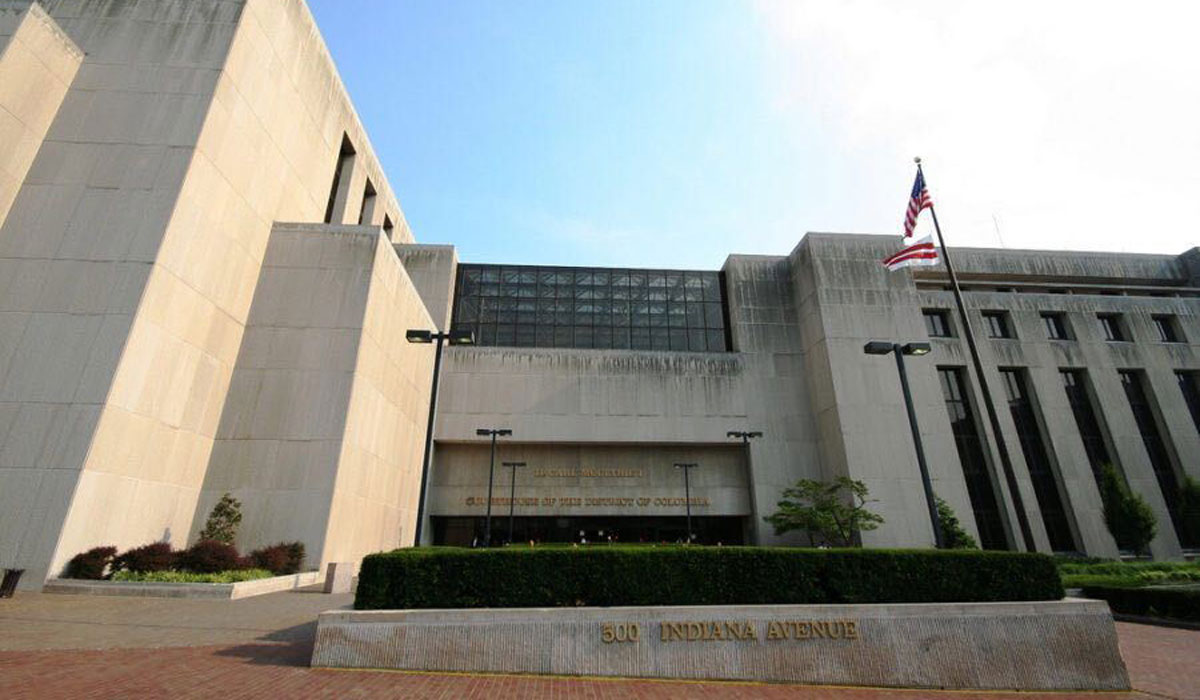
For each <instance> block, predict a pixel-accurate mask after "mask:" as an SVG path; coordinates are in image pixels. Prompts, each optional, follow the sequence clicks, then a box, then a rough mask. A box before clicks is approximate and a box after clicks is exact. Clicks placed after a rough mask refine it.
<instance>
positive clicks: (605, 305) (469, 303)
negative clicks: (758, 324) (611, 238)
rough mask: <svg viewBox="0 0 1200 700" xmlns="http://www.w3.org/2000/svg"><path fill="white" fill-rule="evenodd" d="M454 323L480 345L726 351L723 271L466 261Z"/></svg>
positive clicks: (727, 344) (456, 291) (459, 286)
mask: <svg viewBox="0 0 1200 700" xmlns="http://www.w3.org/2000/svg"><path fill="white" fill-rule="evenodd" d="M458 270H459V272H458V285H457V287H456V290H455V299H454V315H453V322H452V327H453V328H454V329H456V330H474V331H475V337H476V338H477V342H478V343H479V344H480V345H508V346H516V347H557V348H572V347H573V348H601V349H619V350H624V349H634V350H672V351H691V352H726V351H728V350H729V339H728V334H727V332H726V310H725V292H724V285H723V284H722V282H721V275H720V273H719V272H709V271H691V270H684V271H680V270H655V271H649V272H648V271H645V270H623V269H604V268H564V267H533V266H511V265H459V268H458Z"/></svg>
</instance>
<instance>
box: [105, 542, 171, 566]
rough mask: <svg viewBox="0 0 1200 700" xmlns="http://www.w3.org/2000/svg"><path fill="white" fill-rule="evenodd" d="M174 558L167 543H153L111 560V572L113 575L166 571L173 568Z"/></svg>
mask: <svg viewBox="0 0 1200 700" xmlns="http://www.w3.org/2000/svg"><path fill="white" fill-rule="evenodd" d="M176 556H177V554H176V553H175V551H174V550H173V549H171V545H170V544H169V543H167V542H154V543H152V544H147V545H143V546H141V547H135V548H133V549H131V550H129V551H127V552H124V553H123V554H121V555H120V556H118V557H117V558H116V559H114V560H113V564H112V570H113V573H114V574H115V573H116V572H118V571H134V572H137V573H148V572H151V571H166V570H167V569H170V568H172V567H173V566H175V558H176Z"/></svg>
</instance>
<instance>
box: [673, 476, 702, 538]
mask: <svg viewBox="0 0 1200 700" xmlns="http://www.w3.org/2000/svg"><path fill="white" fill-rule="evenodd" d="M698 466H700V465H699V464H696V463H695V462H676V463H675V468H676V469H682V470H683V503H684V505H685V506H687V542H688V544H691V543H692V487H691V485H690V484H689V483H688V472H690V471H691V470H693V469H695V468H696V467H698Z"/></svg>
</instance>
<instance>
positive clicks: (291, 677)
mask: <svg viewBox="0 0 1200 700" xmlns="http://www.w3.org/2000/svg"><path fill="white" fill-rule="evenodd" d="M350 603H351V596H348V595H345V596H325V595H321V594H319V593H316V592H311V591H300V592H290V593H276V594H271V595H267V596H259V597H256V598H248V599H244V600H237V601H201V600H173V599H134V598H103V597H90V596H63V595H42V594H30V593H25V594H22V593H18V594H17V596H16V597H15V598H13V599H12V600H2V601H0V697H2V698H5V699H6V700H7V699H9V698H13V699H17V698H20V699H24V698H39V699H40V698H212V697H220V698H221V699H222V700H233V699H235V698H276V697H296V698H377V697H378V698H383V697H403V698H413V699H430V700H432V699H437V700H443V699H446V700H448V699H451V698H501V699H502V698H538V699H542V698H544V699H554V700H557V699H559V698H562V699H564V700H567V699H574V698H628V699H630V700H660V699H662V700H665V699H668V698H672V699H673V698H701V697H702V698H706V699H708V698H712V699H714V700H719V699H722V698H729V699H738V700H741V699H748V698H763V699H772V698H830V699H831V700H851V699H858V698H885V699H886V698H896V699H903V700H916V699H917V698H946V699H949V698H955V699H957V700H971V699H974V698H980V699H982V698H1007V699H1010V700H1033V699H1035V698H1048V699H1049V698H1052V699H1053V700H1068V699H1070V698H1089V699H1091V700H1097V699H1098V698H1099V699H1102V700H1118V699H1121V700H1124V699H1126V698H1162V697H1168V698H1198V699H1200V632H1197V631H1190V630H1176V629H1166V628H1162V627H1150V626H1145V625H1133V624H1125V623H1118V625H1117V629H1118V634H1119V636H1120V641H1121V653H1122V655H1123V656H1124V657H1125V661H1126V664H1127V665H1128V667H1129V671H1130V676H1131V678H1132V680H1133V684H1134V687H1135V688H1136V689H1137V691H1138V692H1134V693H1042V694H1039V693H968V692H935V691H928V690H885V689H873V688H831V687H813V686H795V685H769V684H751V683H690V682H674V681H646V680H610V679H579V678H539V677H526V676H481V675H456V674H429V673H402V672H365V671H337V670H326V669H311V668H308V659H309V656H310V655H311V652H312V637H313V631H314V629H315V622H314V618H315V616H316V613H317V612H320V611H322V610H329V609H332V608H338V607H347V606H349V605H350Z"/></svg>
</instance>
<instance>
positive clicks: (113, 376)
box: [0, 0, 1200, 587]
mask: <svg viewBox="0 0 1200 700" xmlns="http://www.w3.org/2000/svg"><path fill="white" fill-rule="evenodd" d="M419 108H420V106H419V105H416V106H414V109H419ZM899 186H900V184H898V187H899ZM898 192H899V190H898ZM897 213H898V214H899V212H897ZM447 235H453V234H451V233H448V234H447ZM898 240H899V237H898V236H896V235H890V236H864V235H830V234H808V235H807V236H804V237H803V238H802V239H801V240H800V242H799V244H798V245H797V246H796V248H795V249H794V250H793V251H792V252H791V253H790V254H788V255H781V256H744V255H732V256H730V257H729V258H728V259H727V261H726V262H725V264H724V266H723V267H722V269H721V270H719V271H717V270H704V271H675V270H645V269H605V268H590V267H570V268H567V267H563V268H557V267H556V268H550V267H531V266H520V265H514V266H508V265H504V266H495V265H469V264H462V265H460V264H458V260H457V256H456V254H455V250H454V248H453V247H452V246H449V245H421V244H418V243H416V242H415V239H414V236H413V233H412V232H411V231H410V229H409V227H408V225H407V223H406V222H405V218H404V215H403V212H402V210H401V209H400V205H399V203H398V202H397V199H396V196H395V195H394V193H393V192H392V190H391V188H390V187H389V186H388V182H387V179H386V177H385V176H384V173H383V171H382V169H381V167H380V164H379V162H378V160H377V158H376V156H375V154H374V152H373V151H372V148H371V144H370V142H369V140H368V138H367V134H366V133H365V131H364V129H363V126H362V124H361V123H360V122H359V120H358V118H357V116H356V115H355V112H354V108H353V106H352V105H351V103H350V100H349V98H348V97H347V94H346V91H345V89H344V87H343V86H342V83H341V81H340V79H339V77H338V75H337V71H336V69H335V67H334V64H333V61H332V60H331V59H330V56H329V53H328V51H327V49H326V47H325V45H324V43H323V41H322V39H321V37H320V34H319V32H318V29H317V27H316V26H315V24H314V21H313V19H312V16H311V15H310V14H309V11H308V9H307V8H306V6H305V5H304V3H303V2H302V1H301V0H45V1H44V2H42V3H41V4H40V5H39V4H31V3H30V2H28V1H27V0H0V567H17V568H25V569H27V573H26V575H25V577H24V579H23V580H22V585H23V586H28V587H36V586H40V585H41V583H42V582H43V581H44V580H45V578H46V577H48V576H54V575H57V574H58V573H59V572H60V570H61V568H62V566H63V564H64V563H65V562H66V561H67V559H69V558H70V557H71V556H73V555H74V554H76V553H78V552H80V551H83V550H85V549H88V548H90V547H93V546H98V545H115V546H118V547H122V548H125V547H131V546H135V545H140V544H144V543H147V542H152V541H158V540H167V541H170V542H172V543H173V544H175V545H177V546H183V545H185V544H187V543H188V542H189V541H191V540H194V539H195V537H196V533H197V532H198V531H199V529H200V527H201V526H202V524H203V521H204V519H205V517H206V514H207V513H208V511H209V509H210V508H211V507H212V505H213V503H214V502H215V501H216V500H217V499H218V498H219V497H220V496H221V495H222V494H223V493H225V492H230V493H232V494H234V495H235V496H236V497H237V498H239V499H240V500H241V501H242V503H243V512H244V514H245V520H244V521H243V524H242V528H241V532H240V534H239V541H238V544H239V546H241V547H242V548H243V549H245V548H250V547H255V546H259V545H263V544H270V543H274V542H277V541H281V540H288V541H290V540H302V541H304V542H305V544H306V545H307V548H308V552H309V557H310V562H309V563H310V564H311V565H314V566H315V565H322V564H324V563H326V562H331V561H353V560H356V559H358V558H360V557H362V556H363V555H364V554H367V553H369V552H373V551H378V550H383V549H389V548H393V547H397V546H406V545H411V544H412V543H413V538H414V532H415V530H416V527H415V525H416V518H417V513H418V499H419V493H420V483H421V472H422V455H423V451H424V443H425V438H426V421H427V416H428V411H429V406H430V397H431V392H430V387H431V382H432V373H433V368H434V355H435V351H434V347H433V346H431V345H427V344H426V345H421V344H413V343H408V342H405V334H406V332H407V331H408V330H411V329H426V330H433V329H441V330H446V329H449V328H451V327H453V328H455V329H459V330H470V331H473V332H474V333H475V334H476V338H477V341H478V342H477V344H476V345H475V346H471V347H467V346H456V347H448V348H446V350H445V353H444V356H443V357H444V359H443V363H442V366H441V392H440V395H439V401H438V406H437V416H436V427H435V431H434V439H435V444H434V450H433V463H432V467H431V470H430V475H429V486H428V497H427V500H426V506H425V511H424V512H425V515H426V516H427V518H428V522H427V524H426V526H425V527H424V528H423V537H424V538H425V539H426V540H427V541H431V542H446V543H468V542H470V541H471V540H472V539H474V538H475V537H477V536H478V535H479V534H480V533H481V530H482V518H483V515H484V511H485V503H486V499H487V484H488V465H489V456H490V455H489V445H488V442H487V438H485V437H479V436H478V435H477V434H476V431H477V430H478V429H480V428H507V429H511V430H512V431H513V434H512V436H511V437H504V438H500V440H499V445H498V450H499V454H498V457H497V460H496V476H495V491H494V493H495V500H494V502H493V504H494V512H493V514H494V516H496V518H497V520H496V522H495V523H494V530H495V531H496V533H498V534H505V535H506V528H507V522H506V520H505V518H506V516H507V514H508V509H509V505H510V501H509V497H510V493H512V494H513V496H515V499H514V500H515V503H513V504H512V505H513V508H514V511H515V516H516V519H515V521H514V526H515V530H516V535H517V537H519V538H521V539H528V538H537V539H541V540H562V539H578V538H579V537H580V536H581V533H582V536H583V537H586V538H587V539H589V540H594V539H597V538H599V539H607V538H608V537H610V536H614V535H615V536H616V537H617V538H618V539H619V540H623V541H630V540H633V541H636V540H661V539H669V540H675V539H678V538H679V537H682V536H683V533H684V516H685V508H684V483H683V473H682V471H681V470H679V469H676V468H675V467H674V466H673V465H675V464H676V463H694V464H697V465H698V466H697V467H696V468H695V469H693V470H692V471H691V472H690V475H689V478H690V496H691V498H692V505H691V511H692V515H693V518H694V521H695V522H694V527H695V530H696V532H697V533H698V536H699V538H700V539H701V540H702V541H706V542H716V541H721V542H724V543H727V544H732V543H738V542H761V543H766V544H773V543H787V542H798V541H799V540H797V539H792V538H780V537H776V536H775V535H774V534H773V532H772V531H771V530H770V528H769V527H767V526H766V525H765V524H764V523H763V522H762V517H763V516H764V515H766V514H769V513H770V512H772V511H773V510H774V507H775V504H776V502H777V501H778V499H779V498H780V494H781V492H782V490H783V489H784V488H785V487H787V486H789V485H791V484H793V483H794V482H795V481H796V480H797V479H799V478H802V477H808V478H820V479H828V478H832V477H835V476H837V475H849V476H851V477H853V478H856V479H861V480H863V481H864V482H866V484H867V485H868V486H869V487H870V491H871V495H872V497H873V498H876V499H878V502H877V503H875V504H873V506H872V507H873V509H874V510H875V511H876V512H878V513H880V514H881V515H882V516H883V517H884V518H885V520H886V523H885V524H884V525H883V526H882V527H880V528H879V529H878V530H875V531H873V532H868V533H864V534H863V536H862V541H863V543H864V544H865V545H868V546H885V547H891V546H900V547H908V546H929V545H930V544H931V541H932V532H931V528H930V525H929V520H928V516H927V511H926V507H925V501H924V496H923V493H922V487H921V481H920V477H919V471H918V467H917V462H916V459H915V453H914V449H913V444H912V438H911V436H910V433H909V427H908V423H907V420H906V416H905V410H904V404H903V400H902V397H901V392H900V386H899V379H898V375H897V372H896V367H895V365H894V364H893V362H892V360H891V359H890V358H885V357H877V356H869V355H866V354H864V353H863V345H864V343H865V342H866V341H868V340H873V339H877V340H896V341H901V342H907V341H928V342H930V343H931V344H932V348H933V349H932V352H931V353H930V354H929V355H926V356H923V357H914V358H912V359H911V360H910V362H909V369H910V374H911V378H912V389H913V394H914V399H915V404H916V412H917V415H918V418H919V420H920V425H921V431H922V440H923V443H924V445H925V449H926V451H927V454H928V456H929V463H930V469H931V471H932V476H933V481H934V488H935V490H936V491H937V493H938V494H940V495H941V496H943V497H944V498H945V499H946V500H947V501H948V502H949V503H950V504H951V505H952V506H953V507H954V509H955V510H956V511H957V513H958V514H959V516H960V518H961V519H962V520H963V521H964V524H965V526H966V527H967V529H968V530H970V531H972V532H973V533H976V534H978V535H979V536H980V537H981V539H982V541H983V542H984V544H985V545H987V546H989V547H997V548H1020V547H1021V537H1020V535H1019V533H1018V531H1017V528H1016V526H1015V523H1016V511H1015V510H1014V507H1013V503H1014V499H1013V498H1012V494H1010V493H1009V491H1008V485H1007V483H1006V480H1005V479H1004V478H1003V474H1002V470H1001V469H1000V467H999V462H998V459H997V457H996V455H995V454H994V452H993V448H994V442H993V441H992V440H991V438H987V439H985V435H984V431H988V432H989V433H990V430H989V429H988V426H987V421H986V420H985V419H984V418H983V416H984V413H983V407H982V404H981V403H980V399H979V397H980V387H979V385H978V384H977V378H976V377H975V376H974V375H975V373H974V371H973V370H971V369H970V368H969V365H970V361H969V359H968V356H967V354H966V350H965V345H964V341H963V332H962V330H963V329H962V328H961V327H960V326H959V323H958V321H957V319H956V317H955V315H954V314H953V313H952V310H953V301H952V298H951V295H950V292H948V291H947V280H946V277H945V274H944V272H943V271H942V270H941V268H927V269H924V270H921V271H919V272H915V273H914V272H910V271H903V272H897V273H888V272H886V271H885V270H884V268H883V267H882V266H881V264H880V261H881V260H882V259H883V258H884V257H886V256H887V255H888V254H890V253H891V252H894V251H895V248H896V246H897V242H898ZM955 253H956V256H957V257H956V260H957V264H958V266H959V267H960V268H961V278H962V282H963V284H964V287H965V293H964V296H965V297H966V303H967V305H968V307H969V308H970V313H971V314H972V318H973V324H974V325H975V326H976V329H977V334H978V336H979V339H980V344H981V352H982V355H983V361H984V364H985V365H986V371H987V380H988V382H989V383H990V386H991V387H992V388H993V392H994V393H995V394H996V397H997V401H998V404H999V410H1000V425H1001V433H1002V435H1001V438H1002V439H1003V440H1004V441H1005V443H1006V444H1007V445H1008V451H1009V452H1010V453H1011V455H1012V461H1013V466H1014V469H1015V473H1016V477H1017V478H1016V482H1017V486H1018V488H1019V490H1020V496H1021V501H1022V502H1023V504H1024V507H1025V510H1026V512H1027V515H1028V518H1029V521H1030V523H1031V526H1032V530H1033V533H1034V538H1035V540H1036V544H1037V548H1038V549H1039V550H1042V551H1052V550H1062V551H1078V552H1086V553H1088V554H1094V555H1115V554H1116V547H1115V545H1114V543H1113V540H1112V538H1111V537H1110V536H1109V535H1108V533H1107V531H1106V530H1105V527H1104V525H1103V523H1102V520H1101V515H1100V499H1099V496H1098V491H1097V485H1096V479H1095V477H1094V470H1095V469H1096V468H1097V467H1098V466H1099V465H1100V464H1102V463H1112V464H1114V465H1116V466H1117V467H1118V468H1119V469H1120V471H1121V473H1122V474H1123V475H1124V477H1125V478H1126V480H1127V481H1128V482H1129V484H1130V485H1131V486H1132V488H1133V489H1134V490H1135V491H1137V492H1138V493H1140V494H1141V495H1142V496H1144V497H1145V498H1146V500H1147V501H1148V502H1149V504H1150V505H1151V507H1152V508H1153V509H1154V511H1155V512H1156V513H1157V515H1158V520H1159V525H1160V527H1159V534H1158V536H1157V538H1156V539H1155V541H1154V543H1153V552H1154V554H1155V555H1156V556H1160V557H1177V556H1179V555H1180V553H1181V550H1182V548H1183V547H1185V546H1189V547H1191V546H1196V544H1197V543H1194V542H1181V541H1180V536H1179V532H1178V530H1177V528H1176V527H1174V526H1173V517H1175V516H1177V511H1178V509H1177V507H1176V505H1177V494H1178V489H1179V485H1180V484H1181V483H1182V479H1183V477H1184V475H1185V474H1191V475H1192V476H1194V477H1200V432H1198V428H1200V319H1198V315H1200V298H1198V295H1200V249H1196V248H1193V249H1192V250H1190V251H1187V252H1183V253H1182V254H1180V255H1117V254H1103V253H1084V252H1034V251H1011V250H966V249H964V250H958V251H955ZM581 262H582V263H583V264H586V261H581ZM731 430H738V431H745V430H751V431H761V432H762V433H763V435H762V437H760V438H757V439H754V440H752V441H750V442H749V444H748V446H746V445H744V444H743V443H741V442H739V441H737V440H732V439H730V438H728V437H727V432H728V431H731ZM501 462H524V463H525V464H526V465H527V466H525V467H523V468H516V467H513V468H506V467H503V466H501ZM514 472H515V478H516V479H517V481H516V485H515V489H514V488H513V487H512V486H511V481H510V480H511V478H512V477H513V476H514ZM602 533H603V534H602Z"/></svg>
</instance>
